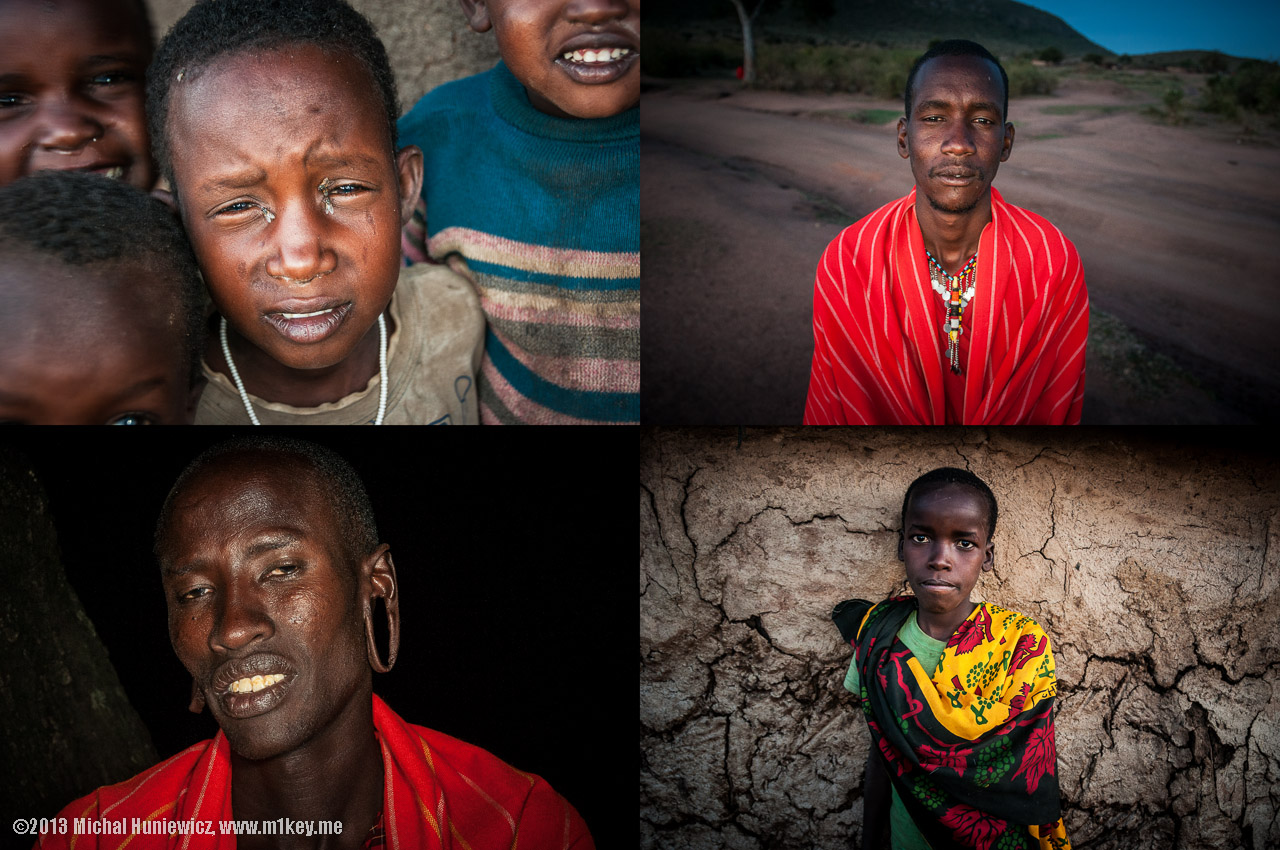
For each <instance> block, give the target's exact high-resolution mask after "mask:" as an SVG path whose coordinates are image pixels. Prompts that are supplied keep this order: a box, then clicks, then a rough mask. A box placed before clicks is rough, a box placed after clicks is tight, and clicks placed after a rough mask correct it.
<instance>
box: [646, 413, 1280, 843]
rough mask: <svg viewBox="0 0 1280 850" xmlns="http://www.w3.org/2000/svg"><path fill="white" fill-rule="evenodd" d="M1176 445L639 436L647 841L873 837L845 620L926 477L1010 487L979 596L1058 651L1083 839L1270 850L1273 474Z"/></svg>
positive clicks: (1267, 467) (796, 433)
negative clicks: (905, 499) (841, 606)
mask: <svg viewBox="0 0 1280 850" xmlns="http://www.w3.org/2000/svg"><path fill="white" fill-rule="evenodd" d="M1211 433H1218V434H1223V433H1224V431H1215V432H1211ZM1181 434H1183V435H1191V436H1180V432H1179V431H1178V430H1177V429H1173V430H1170V431H1166V432H1160V433H1159V434H1158V435H1156V436H1146V435H1144V434H1142V433H1140V432H1137V431H1136V430H1121V429H1105V430H1097V431H1089V430H1084V431H1080V430H1073V431H1066V430H1061V429H1060V430H1032V429H997V430H979V429H927V430H924V429H916V430H907V429H895V430H873V429H840V430H825V431H824V430H817V429H790V430H785V429H784V430H771V431H760V430H748V431H746V432H745V433H744V434H743V435H742V439H741V445H740V446H739V432H738V431H737V430H736V429H727V430H692V431H686V430H647V431H646V432H645V433H644V434H643V436H642V438H641V450H640V489H639V514H640V844H641V847H645V848H649V847H653V848H657V847H661V848H734V849H735V850H739V849H740V850H755V848H771V847H806V848H808V847H818V848H826V847H841V846H850V844H851V843H852V846H859V845H858V844H856V843H853V842H857V841H858V840H860V835H861V821H862V781H863V776H862V774H863V767H864V765H865V762H866V756H867V747H868V736H867V730H866V724H865V721H864V720H863V719H862V716H861V712H860V711H855V709H854V708H853V706H852V704H851V702H850V698H849V695H848V694H847V693H846V692H845V691H844V689H843V688H842V687H841V681H842V678H843V676H844V672H845V670H846V668H847V665H848V662H849V659H850V656H851V653H852V651H851V649H850V648H849V647H848V646H847V645H844V644H842V643H841V641H840V639H839V636H838V634H837V633H836V631H835V628H834V626H833V625H832V624H831V622H830V620H829V614H830V611H831V609H832V607H833V606H834V605H835V603H837V602H839V601H840V600H842V599H846V598H850V597H853V596H863V597H866V598H871V599H876V598H883V597H885V596H887V595H889V594H890V593H891V592H893V591H895V590H896V589H898V588H900V587H901V586H902V573H901V565H900V564H899V562H898V561H897V560H896V557H895V549H896V544H897V529H898V525H899V512H900V509H901V504H902V495H903V493H904V492H905V490H906V487H907V485H908V484H909V483H910V482H911V480H912V479H913V478H915V477H916V476H917V475H919V474H920V473H922V472H925V471H927V470H928V469H931V468H933V467H936V466H959V467H967V468H969V469H971V470H972V471H974V472H975V473H977V474H978V475H980V476H982V477H983V478H984V479H985V480H986V481H987V482H988V483H989V484H990V485H991V487H992V489H993V490H994V491H995V493H996V496H997V498H998V499H999V501H1000V521H999V527H998V528H997V530H996V537H995V542H996V566H995V571H994V573H986V574H984V575H983V577H982V578H981V579H980V580H979V583H978V586H977V588H976V589H975V591H974V594H973V597H972V598H973V599H975V600H979V599H981V600H989V601H992V602H997V603H999V604H1001V605H1005V606H1008V607H1010V608H1014V609H1016V610H1019V611H1022V612H1024V613H1027V614H1029V615H1031V616H1033V617H1035V618H1036V619H1037V620H1039V622H1040V623H1041V624H1042V625H1043V626H1044V627H1045V629H1046V631H1047V632H1048V633H1049V635H1050V637H1051V639H1052V641H1053V649H1054V652H1055V655H1056V661H1057V674H1058V681H1059V700H1058V718H1057V744H1058V777H1059V781H1060V785H1061V792H1062V799H1063V814H1064V817H1065V818H1066V823H1067V828H1068V831H1069V833H1070V835H1071V837H1072V840H1073V842H1074V843H1075V846H1076V847H1078V848H1147V847H1151V848H1156V847H1160V848H1166V847H1182V848H1215V850H1216V848H1234V847H1243V848H1249V850H1261V848H1267V847H1280V816H1278V812H1280V684H1278V681H1280V680H1278V679H1277V674H1280V634H1278V631H1277V629H1278V627H1280V594H1278V593H1277V589H1278V588H1280V463H1277V461H1276V459H1275V457H1276V455H1275V454H1274V450H1268V451H1264V450H1262V449H1259V448H1250V447H1243V448H1242V447H1241V446H1240V444H1239V443H1240V439H1241V434H1240V432H1229V433H1228V435H1227V436H1223V437H1222V438H1221V439H1222V440H1223V445H1221V446H1219V445H1214V444H1212V443H1208V442H1205V441H1204V440H1203V435H1204V432H1198V438H1199V441H1195V442H1188V440H1194V439H1197V432H1192V431H1190V430H1187V429H1183V430H1182V431H1181Z"/></svg>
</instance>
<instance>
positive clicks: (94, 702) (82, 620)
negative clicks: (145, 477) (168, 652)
mask: <svg viewBox="0 0 1280 850" xmlns="http://www.w3.org/2000/svg"><path fill="white" fill-rule="evenodd" d="M103 568H104V569H107V568H109V567H108V565H107V564H104V566H103ZM120 580H121V581H129V580H131V579H130V577H129V576H127V575H121V577H120ZM0 717H2V718H4V725H3V727H2V731H0V764H3V765H4V766H5V767H4V770H3V771H2V772H0V773H2V776H3V778H0V825H2V826H0V828H2V829H4V830H5V831H6V833H8V831H9V830H10V829H11V824H12V823H13V821H14V819H15V818H41V817H52V816H53V815H54V814H56V813H57V812H58V810H59V809H61V808H62V807H63V806H65V805H66V804H67V803H70V802H71V801H72V800H74V799H75V798H76V797H79V796H82V795H84V794H87V793H89V792H90V791H92V790H93V789H95V788H97V787H99V786H101V785H108V784H111V783H115V782H120V781H122V780H124V779H128V778H129V777H130V776H133V775H134V774H136V773H138V772H139V771H141V770H143V769H144V768H146V767H149V766H150V765H152V764H154V763H155V762H156V761H158V759H157V758H156V753H155V748H154V747H153V746H152V744H151V735H150V733H148V732H147V729H146V727H145V726H144V725H143V723H142V720H141V719H140V718H139V717H138V714H137V712H135V711H134V709H133V706H131V705H130V704H129V699H128V697H126V696H125V693H124V689H123V688H122V687H121V685H120V680H119V678H118V677H117V675H116V671H115V668H114V667H112V666H111V661H110V660H109V659H108V658H107V651H106V648H105V647H103V645H102V642H101V641H100V640H99V639H98V635H97V633H96V632H95V631H94V629H93V625H92V623H90V621H89V618H88V617H87V616H86V615H85V613H84V608H83V607H81V605H80V600H79V599H78V598H77V597H76V594H75V591H74V590H73V589H72V588H71V585H70V584H68V583H67V577H66V574H65V572H64V571H63V568H62V562H61V558H60V556H59V553H58V543H57V538H56V535H55V533H54V527H53V521H52V519H51V518H50V516H49V507H48V502H47V500H46V498H45V495H44V490H43V488H41V486H40V484H39V483H38V482H37V481H36V477H35V473H34V472H33V470H32V468H31V465H30V464H28V463H27V462H26V461H25V460H24V459H22V458H21V456H20V455H18V454H17V453H16V452H14V451H13V450H11V449H8V448H3V447H0ZM9 834H11V833H9ZM34 841H35V837H34V836H31V841H23V840H20V841H19V843H20V844H28V843H34Z"/></svg>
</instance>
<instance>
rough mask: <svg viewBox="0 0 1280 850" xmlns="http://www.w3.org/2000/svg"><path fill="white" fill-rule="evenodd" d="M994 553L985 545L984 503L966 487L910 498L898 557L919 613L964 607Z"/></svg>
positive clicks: (933, 489)
mask: <svg viewBox="0 0 1280 850" xmlns="http://www.w3.org/2000/svg"><path fill="white" fill-rule="evenodd" d="M994 553H995V546H994V544H993V543H992V542H991V541H990V540H989V539H987V502H986V500H985V499H983V498H982V496H981V495H980V494H979V493H978V492H977V491H976V490H974V489H973V488H972V487H966V486H964V485H962V484H943V485H941V486H933V487H928V488H926V489H924V490H921V491H917V492H916V493H914V494H913V495H912V496H911V503H910V504H909V505H907V512H906V514H905V516H904V518H903V527H902V539H901V540H899V542H898V557H899V558H900V559H901V560H902V561H903V562H904V563H905V564H906V570H907V583H908V584H910V585H911V589H912V590H913V591H914V592H915V594H916V599H917V600H919V604H920V607H921V609H923V610H925V611H928V612H930V613H931V614H937V615H940V614H946V613H948V612H950V611H952V610H954V609H955V608H956V607H958V606H960V605H962V604H967V603H968V601H969V594H970V593H971V592H972V591H973V586H974V585H975V584H977V583H978V575H979V573H981V572H983V571H986V570H990V569H991V566H992V563H993V558H994Z"/></svg>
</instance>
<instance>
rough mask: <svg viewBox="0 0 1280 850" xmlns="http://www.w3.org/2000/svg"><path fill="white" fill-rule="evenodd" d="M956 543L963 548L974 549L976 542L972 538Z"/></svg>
mask: <svg viewBox="0 0 1280 850" xmlns="http://www.w3.org/2000/svg"><path fill="white" fill-rule="evenodd" d="M956 545H957V546H959V547H960V548H961V549H972V548H973V545H974V544H973V541H972V540H961V541H960V542H959V543H957V544H956Z"/></svg>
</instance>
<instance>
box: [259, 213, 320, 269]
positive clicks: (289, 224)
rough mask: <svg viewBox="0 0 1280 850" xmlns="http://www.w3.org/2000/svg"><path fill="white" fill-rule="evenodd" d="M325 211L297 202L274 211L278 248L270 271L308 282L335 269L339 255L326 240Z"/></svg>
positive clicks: (268, 264) (268, 262) (274, 226)
mask: <svg viewBox="0 0 1280 850" xmlns="http://www.w3.org/2000/svg"><path fill="white" fill-rule="evenodd" d="M323 215H324V213H323V212H321V211H320V210H311V209H307V208H306V205H293V206H292V207H291V208H287V209H281V210H279V211H278V212H276V213H275V214H274V218H273V219H272V221H271V222H270V224H268V226H269V227H271V228H273V230H274V236H275V240H274V241H275V244H276V250H275V252H274V254H273V255H272V256H271V258H270V259H268V260H267V274H269V275H271V276H272V277H275V278H280V279H281V280H284V281H286V282H290V283H306V282H307V281H309V280H312V279H313V278H317V277H320V276H321V275H326V274H328V273H329V272H331V271H333V269H334V266H335V265H336V263H337V256H336V255H335V254H334V253H333V251H332V250H330V249H329V248H326V247H325V245H324V240H323V230H324V225H323V224H322V220H321V219H322V216H323Z"/></svg>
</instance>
